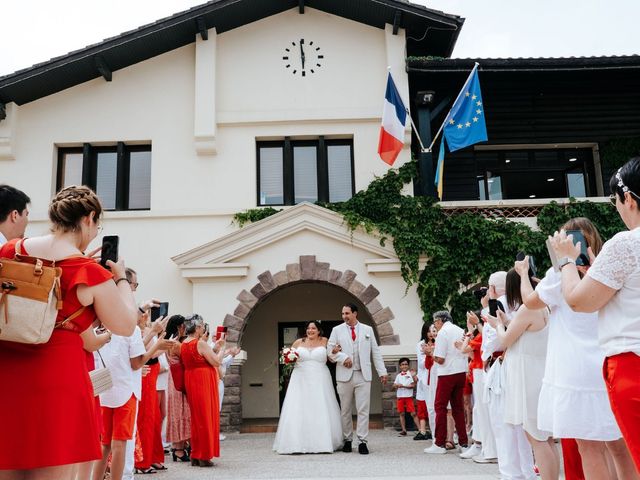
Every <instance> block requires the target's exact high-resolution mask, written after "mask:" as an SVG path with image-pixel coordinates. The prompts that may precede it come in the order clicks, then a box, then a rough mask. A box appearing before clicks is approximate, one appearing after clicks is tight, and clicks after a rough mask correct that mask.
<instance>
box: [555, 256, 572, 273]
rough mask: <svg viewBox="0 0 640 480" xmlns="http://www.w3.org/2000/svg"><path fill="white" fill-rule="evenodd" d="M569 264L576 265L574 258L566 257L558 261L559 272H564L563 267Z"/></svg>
mask: <svg viewBox="0 0 640 480" xmlns="http://www.w3.org/2000/svg"><path fill="white" fill-rule="evenodd" d="M569 263H573V264H574V265H575V264H576V261H575V260H574V259H573V258H568V257H564V258H561V259H560V260H559V261H558V270H562V267H564V266H565V265H568V264H569Z"/></svg>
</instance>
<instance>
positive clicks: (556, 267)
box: [545, 238, 560, 272]
mask: <svg viewBox="0 0 640 480" xmlns="http://www.w3.org/2000/svg"><path fill="white" fill-rule="evenodd" d="M545 245H546V246H547V251H548V252H549V259H550V260H551V266H552V267H553V269H554V270H555V271H556V272H559V271H560V264H559V263H558V257H557V256H556V251H555V250H554V249H553V246H552V245H551V240H550V239H549V238H547V240H546V242H545Z"/></svg>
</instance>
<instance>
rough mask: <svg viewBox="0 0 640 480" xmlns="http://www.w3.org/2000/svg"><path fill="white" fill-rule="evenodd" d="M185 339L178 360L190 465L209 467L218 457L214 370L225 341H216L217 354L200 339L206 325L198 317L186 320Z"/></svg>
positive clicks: (219, 360)
mask: <svg viewBox="0 0 640 480" xmlns="http://www.w3.org/2000/svg"><path fill="white" fill-rule="evenodd" d="M185 325H186V334H187V338H186V339H185V341H184V342H183V343H182V348H181V351H180V358H181V360H182V363H183V364H184V383H185V388H186V390H187V401H188V402H189V408H190V410H191V465H194V466H196V465H199V466H201V467H212V466H213V462H211V458H213V457H219V456H220V412H219V410H218V409H219V405H218V403H219V399H218V371H217V368H216V367H218V366H219V365H220V363H221V361H222V355H223V354H224V348H221V347H222V344H223V343H224V339H220V340H218V341H217V342H216V346H217V347H218V352H219V353H217V354H216V353H214V352H213V350H212V349H211V347H209V345H207V342H205V341H204V340H203V339H202V336H203V334H204V333H205V331H206V329H205V325H204V321H203V320H202V317H201V316H200V315H197V314H194V315H192V316H191V317H187V319H186V321H185Z"/></svg>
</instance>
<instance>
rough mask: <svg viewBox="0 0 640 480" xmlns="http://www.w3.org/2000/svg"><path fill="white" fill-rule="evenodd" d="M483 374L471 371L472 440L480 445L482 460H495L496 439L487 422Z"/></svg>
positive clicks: (489, 423) (487, 411) (488, 421)
mask: <svg viewBox="0 0 640 480" xmlns="http://www.w3.org/2000/svg"><path fill="white" fill-rule="evenodd" d="M484 381H485V372H484V370H483V369H481V368H474V369H473V439H474V440H476V441H478V442H480V443H482V456H483V457H484V458H497V457H498V452H497V450H496V439H495V437H494V435H493V429H492V428H491V421H490V420H489V404H488V403H487V402H485V398H484V390H485V388H484Z"/></svg>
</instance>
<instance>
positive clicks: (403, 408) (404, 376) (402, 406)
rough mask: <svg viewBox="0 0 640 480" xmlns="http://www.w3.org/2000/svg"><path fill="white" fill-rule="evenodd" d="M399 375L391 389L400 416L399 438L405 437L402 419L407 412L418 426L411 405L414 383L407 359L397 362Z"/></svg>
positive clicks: (405, 428) (404, 426) (413, 408)
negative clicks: (393, 392) (400, 429)
mask: <svg viewBox="0 0 640 480" xmlns="http://www.w3.org/2000/svg"><path fill="white" fill-rule="evenodd" d="M398 366H399V367H400V373H399V374H398V375H396V379H395V380H394V381H393V389H394V390H395V391H396V397H397V409H398V413H399V414H400V426H401V427H402V431H401V432H400V435H401V436H403V437H404V436H406V435H407V427H406V424H405V419H404V412H409V413H410V414H411V417H412V418H413V422H414V423H415V424H416V425H418V417H416V413H415V407H414V405H413V388H414V387H415V386H416V382H415V380H414V379H413V373H412V372H410V371H409V359H408V358H406V357H403V358H401V359H400V360H399V361H398Z"/></svg>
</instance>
